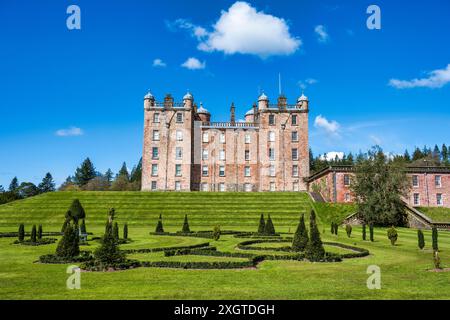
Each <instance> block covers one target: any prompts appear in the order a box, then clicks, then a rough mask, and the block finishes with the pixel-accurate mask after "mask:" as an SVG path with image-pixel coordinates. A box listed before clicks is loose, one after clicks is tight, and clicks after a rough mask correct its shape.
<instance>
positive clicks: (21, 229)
mask: <svg viewBox="0 0 450 320" xmlns="http://www.w3.org/2000/svg"><path fill="white" fill-rule="evenodd" d="M18 238H19V241H20V242H22V241H23V240H25V225H24V224H23V223H21V224H20V225H19V233H18Z"/></svg>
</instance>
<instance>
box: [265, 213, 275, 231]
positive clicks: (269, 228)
mask: <svg viewBox="0 0 450 320" xmlns="http://www.w3.org/2000/svg"><path fill="white" fill-rule="evenodd" d="M264 234H265V235H267V236H271V235H274V234H275V227H274V226H273V222H272V219H271V218H270V214H269V216H268V217H267V223H266V225H265V227H264Z"/></svg>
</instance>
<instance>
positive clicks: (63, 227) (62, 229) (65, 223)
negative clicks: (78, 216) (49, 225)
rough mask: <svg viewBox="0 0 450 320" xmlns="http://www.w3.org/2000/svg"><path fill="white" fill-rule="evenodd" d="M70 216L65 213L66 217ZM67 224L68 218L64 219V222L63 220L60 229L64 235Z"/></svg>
mask: <svg viewBox="0 0 450 320" xmlns="http://www.w3.org/2000/svg"><path fill="white" fill-rule="evenodd" d="M68 214H69V215H70V213H66V217H67V215H68ZM68 223H69V219H68V218H66V219H65V220H64V223H63V225H62V227H61V232H62V233H64V231H65V230H66V227H67V224H68Z"/></svg>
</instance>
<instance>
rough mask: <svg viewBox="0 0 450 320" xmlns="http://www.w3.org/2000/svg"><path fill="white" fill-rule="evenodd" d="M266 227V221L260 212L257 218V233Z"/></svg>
mask: <svg viewBox="0 0 450 320" xmlns="http://www.w3.org/2000/svg"><path fill="white" fill-rule="evenodd" d="M265 228H266V222H265V221H264V215H263V214H261V217H260V218H259V226H258V234H264V229H265Z"/></svg>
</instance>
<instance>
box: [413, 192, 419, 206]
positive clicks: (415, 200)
mask: <svg viewBox="0 0 450 320" xmlns="http://www.w3.org/2000/svg"><path fill="white" fill-rule="evenodd" d="M413 203H414V205H415V206H419V205H420V194H418V193H414V195H413Z"/></svg>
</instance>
